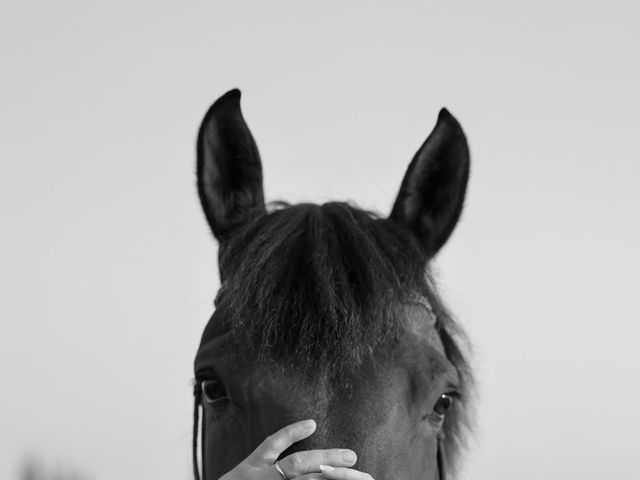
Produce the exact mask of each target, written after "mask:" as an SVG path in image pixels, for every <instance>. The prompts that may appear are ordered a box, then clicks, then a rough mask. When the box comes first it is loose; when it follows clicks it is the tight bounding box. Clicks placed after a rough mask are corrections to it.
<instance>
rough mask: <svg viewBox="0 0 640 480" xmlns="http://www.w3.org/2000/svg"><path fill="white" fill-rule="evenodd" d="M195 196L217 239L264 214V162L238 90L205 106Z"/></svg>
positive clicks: (198, 145) (199, 144)
mask: <svg viewBox="0 0 640 480" xmlns="http://www.w3.org/2000/svg"><path fill="white" fill-rule="evenodd" d="M197 148H198V168H197V175H198V194H199V196H200V202H201V203H202V208H203V210H204V214H205V216H206V217H207V221H208V222H209V225H210V226H211V230H212V231H213V234H214V235H215V236H216V238H217V239H218V240H219V241H221V240H223V239H224V238H225V237H226V236H227V235H228V234H229V233H230V232H231V231H232V230H233V229H234V227H236V226H239V225H241V224H242V223H244V221H246V220H247V219H248V218H249V217H250V216H252V215H254V214H256V213H260V212H263V211H264V209H265V207H264V193H263V188H262V164H261V163H260V155H259V154H258V147H257V146H256V142H255V141H254V139H253V136H252V135H251V131H250V130H249V127H247V124H246V123H245V121H244V118H243V116H242V111H241V110H240V90H231V91H229V92H227V93H225V94H224V95H223V96H221V97H220V98H219V99H218V100H216V101H215V103H214V104H213V105H212V106H211V108H209V111H208V112H207V113H206V115H205V116H204V119H203V120H202V125H200V130H199V132H198V144H197Z"/></svg>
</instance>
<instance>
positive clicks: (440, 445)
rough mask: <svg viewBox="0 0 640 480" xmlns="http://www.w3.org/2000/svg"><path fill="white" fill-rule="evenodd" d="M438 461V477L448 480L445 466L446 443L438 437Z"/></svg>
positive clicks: (441, 479)
mask: <svg viewBox="0 0 640 480" xmlns="http://www.w3.org/2000/svg"><path fill="white" fill-rule="evenodd" d="M436 462H437V464H438V478H439V479H440V480H447V474H446V471H445V467H444V445H443V440H442V439H441V438H438V451H437V452H436Z"/></svg>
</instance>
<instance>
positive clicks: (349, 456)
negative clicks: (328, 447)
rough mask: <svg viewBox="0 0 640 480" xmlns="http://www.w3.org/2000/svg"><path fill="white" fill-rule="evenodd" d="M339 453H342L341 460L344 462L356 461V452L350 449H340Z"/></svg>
mask: <svg viewBox="0 0 640 480" xmlns="http://www.w3.org/2000/svg"><path fill="white" fill-rule="evenodd" d="M340 453H341V454H342V460H344V461H345V462H349V463H355V462H356V454H355V453H354V452H352V451H351V450H340Z"/></svg>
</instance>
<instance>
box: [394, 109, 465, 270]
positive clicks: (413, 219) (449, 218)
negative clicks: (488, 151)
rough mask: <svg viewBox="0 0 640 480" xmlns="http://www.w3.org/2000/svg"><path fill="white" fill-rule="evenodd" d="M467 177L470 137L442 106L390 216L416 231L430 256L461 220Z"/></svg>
mask: <svg viewBox="0 0 640 480" xmlns="http://www.w3.org/2000/svg"><path fill="white" fill-rule="evenodd" d="M468 178H469V147H468V146H467V139H466V137H465V135H464V132H463V131H462V127H460V124H459V123H458V121H457V120H456V119H455V118H454V117H453V115H451V114H450V113H449V112H448V111H447V110H446V109H444V108H443V109H442V110H440V115H438V122H437V123H436V126H435V128H434V129H433V132H431V135H429V137H428V138H427V140H426V141H425V142H424V143H423V144H422V146H421V147H420V149H419V150H418V151H417V153H416V154H415V156H414V157H413V160H412V161H411V164H410V165H409V168H408V169H407V173H406V174H405V176H404V180H403V181H402V186H401V187H400V192H399V193H398V197H397V199H396V202H395V204H394V206H393V209H392V210H391V215H390V218H391V219H392V220H394V221H396V222H398V223H400V224H403V225H404V226H405V227H407V228H409V229H410V230H411V231H412V232H413V234H414V235H415V236H416V237H417V238H418V240H419V241H420V244H421V245H422V248H423V250H424V252H425V253H426V254H427V256H428V257H429V258H431V257H433V256H434V255H435V254H436V253H437V252H438V250H440V248H441V247H442V246H443V245H444V244H445V242H446V241H447V239H448V238H449V236H450V235H451V232H453V229H454V228H455V226H456V224H457V223H458V219H459V218H460V213H461V212H462V205H463V203H464V196H465V193H466V190H467V179H468Z"/></svg>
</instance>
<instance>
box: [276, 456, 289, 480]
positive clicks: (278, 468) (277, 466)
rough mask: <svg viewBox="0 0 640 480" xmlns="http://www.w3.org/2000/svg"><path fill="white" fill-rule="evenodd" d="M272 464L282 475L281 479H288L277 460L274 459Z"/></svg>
mask: <svg viewBox="0 0 640 480" xmlns="http://www.w3.org/2000/svg"><path fill="white" fill-rule="evenodd" d="M273 466H274V467H276V470H277V471H278V473H279V474H280V476H281V477H282V480H289V477H287V475H285V473H284V472H283V471H282V467H281V466H280V464H279V463H278V461H277V460H276V463H274V464H273Z"/></svg>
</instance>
